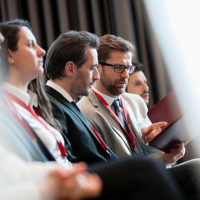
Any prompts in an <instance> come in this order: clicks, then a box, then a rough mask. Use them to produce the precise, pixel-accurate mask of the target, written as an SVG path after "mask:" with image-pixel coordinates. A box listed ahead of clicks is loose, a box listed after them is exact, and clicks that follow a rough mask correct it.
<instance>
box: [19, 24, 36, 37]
mask: <svg viewBox="0 0 200 200" xmlns="http://www.w3.org/2000/svg"><path fill="white" fill-rule="evenodd" d="M18 36H19V40H21V41H24V40H34V41H35V37H34V35H33V33H32V32H31V30H29V29H28V28H27V27H25V26H22V27H21V28H20V31H19V34H18Z"/></svg>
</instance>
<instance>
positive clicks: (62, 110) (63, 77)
mask: <svg viewBox="0 0 200 200" xmlns="http://www.w3.org/2000/svg"><path fill="white" fill-rule="evenodd" d="M68 35H69V37H65V34H63V35H61V36H60V38H59V39H58V40H57V42H56V43H53V45H52V50H55V51H56V52H59V51H62V49H60V45H59V44H60V43H62V42H63V40H65V42H68V43H69V46H68V47H69V51H67V50H66V49H65V50H63V52H68V53H69V54H70V55H71V56H72V59H71V60H70V61H69V62H66V63H62V62H63V60H62V59H59V58H58V57H57V58H58V60H57V58H56V59H54V55H52V54H51V52H52V51H51V47H50V50H49V53H48V55H47V62H46V72H47V75H48V76H50V78H51V80H49V81H48V82H47V86H46V91H47V93H48V95H49V98H50V101H51V103H52V107H53V113H54V116H55V118H56V119H57V120H58V121H59V122H60V123H61V125H62V127H63V137H64V138H65V140H66V141H67V143H69V142H68V140H69V141H70V143H71V150H70V149H69V147H68V148H67V150H68V152H69V155H68V159H69V160H70V161H72V162H73V161H76V162H77V161H85V162H87V163H94V162H97V161H104V162H105V161H106V160H109V159H112V158H115V155H114V154H113V153H112V152H111V151H110V149H109V148H108V147H107V146H106V145H105V144H104V143H103V141H101V139H100V138H98V135H97V134H96V132H95V131H94V130H93V127H92V126H91V125H90V124H89V121H88V120H87V119H86V118H85V117H84V116H83V115H82V113H81V112H80V110H79V109H78V107H77V106H76V104H75V102H74V99H76V98H77V96H78V95H87V94H88V90H89V87H90V86H91V85H92V84H93V82H94V81H95V80H96V79H98V72H97V68H96V67H97V64H98V60H97V53H96V49H97V48H98V45H99V44H98V38H97V36H95V35H93V34H90V33H86V32H82V33H76V32H69V33H68ZM68 38H69V40H68ZM71 38H72V39H71ZM73 38H74V39H73ZM76 39H77V40H76ZM66 40H68V41H66ZM81 40H82V41H81ZM80 41H81V42H80ZM77 45H78V46H79V47H78V48H79V50H78V51H77ZM61 48H62V47H61ZM65 48H66V46H65ZM84 51H85V52H84ZM82 55H83V56H82ZM56 56H57V55H56ZM59 60H60V61H61V63H59ZM54 61H56V63H54ZM55 65H56V66H61V65H62V67H63V66H64V68H65V70H64V69H63V68H62V67H57V69H56V71H57V73H55V72H54V71H53V70H52V69H51V68H55ZM80 66H81V67H80ZM51 70H52V72H53V73H51ZM63 70H64V71H63ZM57 77H59V78H57ZM54 78H55V79H54Z"/></svg>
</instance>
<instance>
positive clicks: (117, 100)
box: [112, 99, 125, 128]
mask: <svg viewBox="0 0 200 200" xmlns="http://www.w3.org/2000/svg"><path fill="white" fill-rule="evenodd" d="M112 106H113V108H114V111H115V113H116V115H117V116H118V117H119V119H120V121H121V123H122V125H123V127H124V128H125V126H124V125H125V124H124V119H123V117H122V113H121V111H120V106H119V99H115V100H114V101H113V103H112Z"/></svg>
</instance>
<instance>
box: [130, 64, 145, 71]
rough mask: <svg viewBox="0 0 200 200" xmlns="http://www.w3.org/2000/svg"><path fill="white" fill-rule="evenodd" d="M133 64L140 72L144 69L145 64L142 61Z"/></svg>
mask: <svg viewBox="0 0 200 200" xmlns="http://www.w3.org/2000/svg"><path fill="white" fill-rule="evenodd" d="M133 65H134V66H136V67H135V70H134V72H139V71H143V70H144V66H143V64H142V63H139V62H133Z"/></svg>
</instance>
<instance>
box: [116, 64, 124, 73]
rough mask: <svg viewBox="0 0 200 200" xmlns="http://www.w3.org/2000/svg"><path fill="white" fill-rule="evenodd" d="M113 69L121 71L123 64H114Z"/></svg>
mask: <svg viewBox="0 0 200 200" xmlns="http://www.w3.org/2000/svg"><path fill="white" fill-rule="evenodd" d="M114 68H115V71H118V72H121V71H123V70H124V66H123V65H114Z"/></svg>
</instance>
